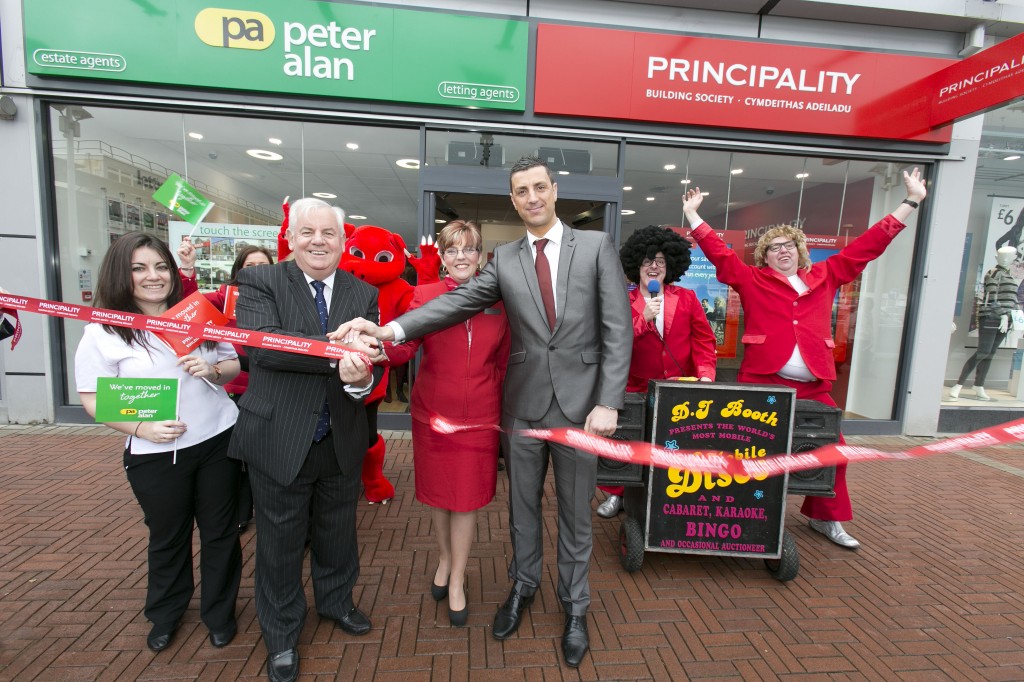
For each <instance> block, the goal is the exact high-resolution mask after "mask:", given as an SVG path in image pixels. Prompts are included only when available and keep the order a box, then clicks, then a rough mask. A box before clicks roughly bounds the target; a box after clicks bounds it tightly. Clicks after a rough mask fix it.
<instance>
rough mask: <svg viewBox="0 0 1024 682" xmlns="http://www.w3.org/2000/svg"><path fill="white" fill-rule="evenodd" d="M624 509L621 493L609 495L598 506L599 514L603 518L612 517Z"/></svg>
mask: <svg viewBox="0 0 1024 682" xmlns="http://www.w3.org/2000/svg"><path fill="white" fill-rule="evenodd" d="M620 511H622V497H621V496H620V495H609V496H608V499H607V500H605V501H604V502H602V503H601V504H600V505H598V507H597V515H598V516H600V517H601V518H602V519H610V518H612V517H614V516H616V515H617V514H618V513H619V512H620Z"/></svg>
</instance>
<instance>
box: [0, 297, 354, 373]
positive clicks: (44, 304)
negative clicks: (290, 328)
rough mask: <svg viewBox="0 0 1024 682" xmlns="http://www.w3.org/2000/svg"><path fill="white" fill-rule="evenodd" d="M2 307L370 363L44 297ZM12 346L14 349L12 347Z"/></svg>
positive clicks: (330, 348)
mask: <svg viewBox="0 0 1024 682" xmlns="http://www.w3.org/2000/svg"><path fill="white" fill-rule="evenodd" d="M0 308H2V309H4V310H5V312H7V311H18V310H24V311H27V312H30V313H40V314H42V315H50V316H53V317H66V318H69V319H72V320H83V321H85V322H96V323H98V324H109V325H112V326H115V327H130V328H132V329H142V330H144V331H148V332H156V333H162V334H167V333H170V334H181V335H182V336H191V337H199V338H201V339H203V340H204V341H225V342H227V343H234V344H238V345H240V346H250V347H252V348H265V349H267V350H280V351H284V352H286V353H297V354H299V355H312V356H316V357H321V358H333V359H340V358H342V357H344V356H345V355H347V354H349V353H354V354H355V355H356V356H358V357H359V359H360V360H362V361H363V362H364V363H366V365H367V366H369V365H370V364H371V362H370V358H369V356H367V355H366V353H363V352H362V351H358V350H354V349H351V348H348V347H347V346H344V345H341V344H335V343H328V342H326V341H317V340H315V339H303V338H298V337H294V336H285V335H284V334H270V333H267V332H257V331H250V330H248V329H238V328H235V327H219V326H216V325H211V324H193V323H191V322H183V321H180V320H169V319H167V318H165V317H152V316H150V315H139V314H136V313H123V312H120V311H117V310H106V309H104V308H91V307H89V306H84V305H77V304H75V303H62V302H60V301H48V300H46V299H42V298H31V297H28V296H15V295H13V294H0ZM12 347H13V346H12Z"/></svg>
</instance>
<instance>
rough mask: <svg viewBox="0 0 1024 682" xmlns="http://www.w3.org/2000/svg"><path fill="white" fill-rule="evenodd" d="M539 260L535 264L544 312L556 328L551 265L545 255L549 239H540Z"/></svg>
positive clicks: (538, 241)
mask: <svg viewBox="0 0 1024 682" xmlns="http://www.w3.org/2000/svg"><path fill="white" fill-rule="evenodd" d="M535 243H536V244H537V260H536V261H535V262H534V265H535V266H536V268H537V282H538V283H539V284H540V299H541V300H542V301H544V312H545V313H547V316H548V326H549V327H551V330H552V331H554V329H555V293H554V290H553V289H552V287H551V266H550V265H549V264H548V257H547V256H545V255H544V247H545V246H547V245H548V240H547V239H538V240H537V241H536V242H535Z"/></svg>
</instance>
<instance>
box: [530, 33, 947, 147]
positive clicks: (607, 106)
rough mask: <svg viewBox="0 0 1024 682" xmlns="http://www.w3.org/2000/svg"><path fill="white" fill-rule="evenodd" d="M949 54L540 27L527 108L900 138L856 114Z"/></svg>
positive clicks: (943, 134) (935, 137) (936, 135)
mask: <svg viewBox="0 0 1024 682" xmlns="http://www.w3.org/2000/svg"><path fill="white" fill-rule="evenodd" d="M948 64H949V60H945V59H934V58H927V57H908V56H902V55H890V54H877V53H868V52H854V51H849V50H831V49H825V48H816V47H800V46H793V45H774V44H766V43H751V42H745V41H738V40H718V39H714V38H695V37H691V36H681V35H667V34H654V33H638V32H632V31H617V30H613V29H603V28H587V27H580V26H557V25H552V24H541V25H540V26H538V27H537V77H536V92H535V103H534V110H535V111H536V113H539V114H556V115H563V116H588V117H595V118H620V119H630V120H639V121H658V122H663V123H679V124H686V125H696V126H716V127H726V128H744V129H753V130H771V131H780V132H790V133H807V134H814V135H843V136H851V137H874V138H886V139H894V138H895V139H914V140H920V141H925V142H939V143H941V142H948V141H949V139H950V131H949V130H948V129H941V130H936V131H928V132H924V133H922V134H920V135H917V136H913V137H908V136H903V135H899V134H894V133H893V129H892V127H891V126H889V125H884V124H879V123H877V122H876V119H875V117H865V116H862V115H861V113H862V112H861V110H862V109H863V107H864V106H865V105H867V104H868V103H870V102H873V101H877V100H878V99H879V98H880V97H882V96H884V95H886V94H889V93H892V92H894V91H896V90H899V89H900V88H902V87H903V86H904V85H905V84H906V83H907V82H912V81H916V80H920V79H922V78H924V77H925V76H928V75H930V74H933V73H935V72H936V71H938V70H939V69H941V68H944V67H946V66H947V65H948Z"/></svg>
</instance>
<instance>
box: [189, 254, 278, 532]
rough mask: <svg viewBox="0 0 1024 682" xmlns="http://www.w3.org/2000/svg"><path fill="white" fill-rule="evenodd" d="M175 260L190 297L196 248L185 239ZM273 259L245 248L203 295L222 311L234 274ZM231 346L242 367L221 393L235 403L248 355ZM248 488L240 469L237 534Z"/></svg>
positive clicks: (246, 513)
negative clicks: (228, 272) (227, 272)
mask: <svg viewBox="0 0 1024 682" xmlns="http://www.w3.org/2000/svg"><path fill="white" fill-rule="evenodd" d="M178 258H179V259H180V260H181V267H180V268H179V269H178V276H179V277H180V278H181V286H182V297H183V298H184V297H186V296H190V295H192V294H194V293H195V292H197V291H199V283H198V282H197V281H196V268H195V262H196V247H195V246H194V245H193V244H192V241H191V240H190V239H189V238H188V237H185V238H184V239H182V241H181V245H179V246H178ZM273 264H274V256H273V254H271V253H270V250H269V249H266V248H264V247H262V246H246V247H244V248H243V249H242V250H241V251H239V252H238V255H237V256H236V257H235V262H234V263H233V264H232V265H231V276H230V279H229V280H228V283H227V284H221V285H220V288H219V289H217V291H211V292H209V293H206V294H203V296H205V297H206V300H207V301H209V302H210V303H211V304H212V305H213V307H214V308H216V309H217V310H221V311H223V310H224V303H225V302H226V300H227V297H228V287H229V286H231V287H233V286H235V284H236V283H237V279H238V271H239V270H241V269H242V268H251V267H253V266H256V265H273ZM227 326H228V327H234V326H235V320H234V319H230V320H228V323H227ZM233 345H234V346H235V352H237V353H238V361H239V363H241V365H242V371H241V372H239V373H238V376H236V377H235V378H234V379H232V380H231V381H230V382H229V383H227V384H225V386H224V390H225V391H227V393H228V395H229V396H230V397H231V399H232V400H234V401H235V402H236V403H237V402H238V399H239V398H240V397H241V396H242V394H243V393H245V389H246V388H248V387H249V356H248V355H246V354H245V346H239V345H238V344H233ZM252 514H253V508H252V488H251V487H250V485H249V474H248V472H247V471H246V470H245V465H244V464H243V466H242V475H241V476H240V477H239V479H238V532H239V533H242V532H244V531H245V529H246V528H248V527H249V522H250V521H252Z"/></svg>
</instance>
